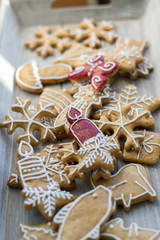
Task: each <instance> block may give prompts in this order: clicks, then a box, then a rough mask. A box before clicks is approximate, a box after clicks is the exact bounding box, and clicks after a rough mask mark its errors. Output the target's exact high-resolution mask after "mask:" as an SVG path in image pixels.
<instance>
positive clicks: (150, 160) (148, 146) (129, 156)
mask: <svg viewBox="0 0 160 240" xmlns="http://www.w3.org/2000/svg"><path fill="white" fill-rule="evenodd" d="M135 134H137V135H143V136H144V139H143V141H141V142H140V148H139V151H138V152H136V151H135V150H134V149H132V148H131V149H130V150H126V149H124V151H123V160H124V161H125V162H136V163H141V164H149V165H154V164H156V163H157V162H158V160H159V156H160V134H159V133H155V132H149V131H145V130H144V131H135Z"/></svg>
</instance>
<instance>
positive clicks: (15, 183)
mask: <svg viewBox="0 0 160 240" xmlns="http://www.w3.org/2000/svg"><path fill="white" fill-rule="evenodd" d="M7 185H8V186H9V187H14V188H21V187H22V186H21V183H20V181H19V175H18V173H17V172H14V173H12V174H11V176H10V177H9V179H8V182H7Z"/></svg>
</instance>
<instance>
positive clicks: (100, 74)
mask: <svg viewBox="0 0 160 240" xmlns="http://www.w3.org/2000/svg"><path fill="white" fill-rule="evenodd" d="M118 66H119V64H118V62H116V61H114V62H104V57H103V56H102V55H98V54H97V55H93V56H92V57H90V58H89V59H87V62H86V64H85V65H84V66H80V67H77V68H75V69H74V70H73V71H72V72H70V73H69V75H68V78H69V79H70V80H72V81H73V82H74V81H75V80H79V81H81V80H85V79H88V78H89V79H90V81H91V86H92V88H93V89H94V91H98V92H101V91H102V89H103V88H104V87H105V85H106V84H107V82H108V81H109V77H113V76H114V75H115V74H116V72H117V71H118Z"/></svg>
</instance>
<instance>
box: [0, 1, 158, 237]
mask: <svg viewBox="0 0 160 240" xmlns="http://www.w3.org/2000/svg"><path fill="white" fill-rule="evenodd" d="M16 1H17V2H18V0H16ZM16 1H15V2H16ZM12 2H13V0H12ZM33 2H34V1H33ZM114 2H115V1H113V3H114ZM124 2H125V1H124V0H123V1H122V3H124ZM132 2H133V1H132ZM135 2H136V3H137V2H138V1H135ZM140 2H141V1H140ZM144 2H145V3H146V6H145V4H143V5H141V7H142V10H141V12H142V13H141V16H140V10H139V9H138V6H139V5H136V4H135V9H133V6H132V9H131V17H129V16H128V17H127V15H126V13H124V15H123V12H122V11H121V12H119V11H118V7H119V6H117V5H116V6H115V8H116V7H117V15H116V16H115V14H113V15H112V14H111V12H110V11H109V10H106V12H105V11H103V14H102V15H101V16H99V18H100V17H101V19H105V20H106V19H108V18H110V20H112V19H113V20H114V21H115V24H116V27H117V32H118V34H119V35H120V36H122V37H125V38H135V39H137V40H141V39H146V40H148V42H149V48H148V49H147V51H146V52H145V55H146V56H148V57H149V59H150V61H151V62H152V63H153V66H154V71H153V73H152V74H151V75H150V76H149V77H148V78H147V79H143V78H139V79H137V80H136V81H132V80H129V79H128V78H118V79H117V81H116V82H115V83H114V84H113V89H114V90H117V91H119V90H120V89H121V88H123V87H124V86H126V85H127V84H129V83H133V84H135V85H136V86H137V87H138V89H139V91H140V93H141V94H146V95H148V96H150V95H151V96H152V95H153V96H155V97H159V98H160V66H159V63H160V61H159V54H160V45H159V43H160V33H159V26H160V6H159V1H158V0H152V1H149V3H148V1H144ZM19 4H20V3H19ZM132 4H133V3H132ZM138 4H139V3H138ZM22 5H23V4H22ZM14 7H15V6H14ZM125 7H126V6H125ZM136 7H137V9H138V10H137V15H133V14H135V13H136ZM115 8H114V11H116V9H115ZM15 9H16V7H15ZM17 9H18V8H17ZM17 9H16V12H14V11H13V10H12V8H11V6H10V5H8V6H7V8H6V12H5V18H4V22H3V30H2V32H1V38H0V120H4V117H5V114H6V113H11V109H10V108H11V105H12V104H13V103H14V101H15V97H16V96H20V97H22V98H23V99H26V98H31V99H32V102H33V103H34V104H36V100H37V98H38V95H34V94H29V93H27V92H24V91H22V90H21V89H20V88H19V87H18V86H16V84H15V82H14V77H13V76H14V71H15V69H16V68H17V67H18V66H20V64H22V63H25V62H26V61H28V60H30V59H36V61H37V62H38V64H39V66H42V65H43V64H44V63H45V65H46V64H48V63H52V62H53V60H54V58H55V56H57V55H58V54H59V53H58V51H56V55H55V56H54V57H48V58H47V59H46V60H43V59H41V57H39V56H37V55H36V53H34V52H30V51H29V50H26V49H25V48H24V46H23V43H24V41H25V40H26V39H28V38H29V37H32V36H33V34H34V31H35V30H36V27H37V26H36V25H37V22H34V20H33V25H31V22H32V21H31V19H29V20H28V25H27V22H25V21H26V19H25V16H27V14H28V13H27V14H26V15H25V9H27V8H22V6H21V5H19V9H21V13H19V19H18V20H17V18H16V14H17ZM38 9H40V6H38ZM111 9H112V8H111ZM122 9H123V8H122ZM126 9H127V8H125V11H126ZM23 11H24V19H23V18H22V15H23V14H22V13H23ZM26 11H27V10H26ZM114 11H113V12H114ZM128 11H129V6H128ZM48 13H49V14H50V12H48ZM65 14H67V13H65ZM65 14H64V15H65ZM84 14H87V16H88V17H94V16H96V14H95V10H94V9H92V10H91V11H89V10H88V12H84ZM79 16H80V17H81V14H79ZM123 16H125V17H124V18H123ZM49 17H50V18H51V17H52V15H51V14H50V15H48V17H47V18H49ZM79 20H80V19H77V22H78V21H79ZM23 21H24V22H23ZM44 21H45V20H44ZM50 22H51V21H49V22H48V23H50ZM34 23H35V24H34ZM53 23H54V21H53ZM42 24H45V22H42ZM56 24H57V23H56ZM56 24H52V26H53V28H55V27H56V26H57V25H56ZM65 25H66V26H69V27H71V28H74V27H75V26H77V24H73V23H71V22H68V24H65ZM70 86H71V84H70V83H68V82H66V83H64V84H61V85H56V86H55V87H57V88H67V89H69V88H70ZM153 116H154V118H155V122H156V127H155V131H156V132H160V110H158V111H156V112H155V113H153ZM20 132H21V130H18V131H16V132H15V133H14V134H13V135H7V133H6V129H0V156H1V160H0V239H1V240H4V239H6V240H16V239H18V238H19V237H20V233H19V224H20V223H24V224H33V225H36V224H39V223H41V222H43V221H44V220H45V219H44V218H43V216H42V215H41V214H40V213H39V212H38V211H37V210H32V211H26V210H24V206H23V204H24V198H23V197H22V196H21V194H20V190H19V189H13V188H9V187H8V186H7V181H8V178H9V176H10V174H11V173H12V172H13V171H14V170H15V163H16V151H17V147H18V144H17V143H16V137H17V136H18V135H19V133H20ZM42 146H43V145H42V144H40V146H39V147H38V148H37V149H41V147H42ZM123 165H124V163H123V161H122V159H118V163H117V166H116V169H119V168H120V167H121V166H123ZM145 167H146V168H147V170H148V172H149V176H150V180H151V183H152V186H153V188H154V189H155V191H156V192H157V197H158V199H157V201H156V203H154V204H153V203H150V202H145V203H141V204H137V205H135V206H133V207H132V208H131V211H130V212H125V211H124V210H123V209H122V208H118V211H117V214H116V216H119V217H122V218H123V219H124V222H125V223H126V225H129V223H131V222H132V221H135V222H136V223H137V224H138V225H139V226H142V227H148V228H153V229H160V224H159V223H160V184H159V182H160V162H158V164H156V165H155V166H145ZM89 189H90V186H89V183H88V178H87V179H86V180H85V182H83V181H80V180H77V188H76V190H74V191H73V193H74V194H75V195H79V194H80V193H83V192H86V191H87V190H89Z"/></svg>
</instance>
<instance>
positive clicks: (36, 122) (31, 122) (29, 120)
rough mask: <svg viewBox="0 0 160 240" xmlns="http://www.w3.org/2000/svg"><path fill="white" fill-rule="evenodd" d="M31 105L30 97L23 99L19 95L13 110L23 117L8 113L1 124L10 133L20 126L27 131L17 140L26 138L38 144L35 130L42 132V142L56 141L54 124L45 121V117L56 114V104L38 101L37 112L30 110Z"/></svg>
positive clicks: (51, 116) (25, 139)
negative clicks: (44, 104) (42, 103)
mask: <svg viewBox="0 0 160 240" xmlns="http://www.w3.org/2000/svg"><path fill="white" fill-rule="evenodd" d="M30 105H31V100H30V99H26V100H22V99H21V98H20V97H17V98H16V104H14V105H12V110H13V111H14V112H17V113H21V114H22V117H21V118H20V119H19V118H14V117H12V116H11V115H10V114H7V115H6V121H3V122H0V126H1V127H3V128H7V132H8V134H12V133H13V132H14V131H15V130H16V129H17V128H19V127H21V128H23V129H24V131H25V132H24V133H23V134H21V135H20V136H19V137H18V138H17V142H20V141H21V140H24V141H27V142H29V143H31V144H32V145H38V144H39V141H38V139H37V138H36V137H35V136H34V131H35V130H38V131H39V132H40V133H41V141H42V142H46V141H47V140H50V141H52V142H55V141H56V136H55V134H54V128H53V126H52V125H46V124H44V122H43V118H44V117H45V118H46V117H48V118H54V117H55V116H56V114H55V113H54V105H53V104H48V105H46V106H44V107H43V106H42V105H41V104H40V103H37V111H36V112H35V113H32V112H30V109H29V107H30Z"/></svg>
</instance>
